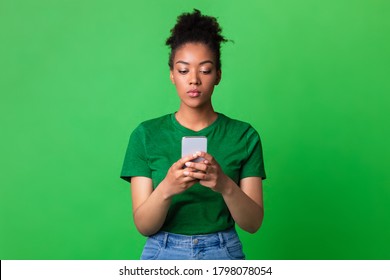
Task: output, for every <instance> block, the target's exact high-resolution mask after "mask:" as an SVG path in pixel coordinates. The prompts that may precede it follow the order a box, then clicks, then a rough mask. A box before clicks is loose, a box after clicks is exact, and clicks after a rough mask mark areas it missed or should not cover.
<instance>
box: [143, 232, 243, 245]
mask: <svg viewBox="0 0 390 280" xmlns="http://www.w3.org/2000/svg"><path fill="white" fill-rule="evenodd" d="M149 238H153V239H155V240H157V241H158V242H159V243H160V246H161V247H163V248H165V247H166V246H170V247H181V248H192V247H194V246H196V247H214V246H219V247H223V246H224V245H225V244H226V243H227V242H228V241H231V240H234V239H238V235H237V232H236V229H235V228H234V227H233V228H231V229H228V230H225V231H220V232H216V233H210V234H200V235H182V234H177V233H170V232H165V231H160V232H158V233H156V234H154V235H151V236H150V237H149Z"/></svg>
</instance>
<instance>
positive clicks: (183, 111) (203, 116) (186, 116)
mask: <svg viewBox="0 0 390 280" xmlns="http://www.w3.org/2000/svg"><path fill="white" fill-rule="evenodd" d="M217 118H218V114H217V113H216V112H215V111H214V109H213V107H212V106H211V107H210V108H205V109H201V108H189V107H183V106H180V108H179V111H177V113H176V120H177V121H178V122H179V123H180V124H181V125H182V126H184V127H186V128H188V129H191V130H193V131H199V130H202V129H204V128H206V127H208V126H209V125H211V124H212V123H213V122H214V121H215V120H216V119H217Z"/></svg>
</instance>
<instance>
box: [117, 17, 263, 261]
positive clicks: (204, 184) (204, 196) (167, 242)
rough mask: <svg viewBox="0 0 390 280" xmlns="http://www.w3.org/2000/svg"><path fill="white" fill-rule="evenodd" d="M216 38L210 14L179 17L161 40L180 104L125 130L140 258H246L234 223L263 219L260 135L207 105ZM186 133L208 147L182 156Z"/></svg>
mask: <svg viewBox="0 0 390 280" xmlns="http://www.w3.org/2000/svg"><path fill="white" fill-rule="evenodd" d="M222 42H226V39H225V38H224V37H223V36H222V35H221V28H220V26H219V24H218V22H217V20H216V19H215V18H214V17H210V16H205V15H202V14H201V13H200V11H198V10H194V12H193V13H184V14H182V15H180V16H179V17H178V20H177V23H176V25H175V27H174V28H173V29H172V30H171V36H170V37H169V38H168V39H167V41H166V44H167V45H169V46H170V48H171V54H170V58H169V67H170V79H171V81H172V83H173V84H174V85H175V87H176V91H177V93H178V96H179V98H180V107H179V109H178V111H177V112H176V113H174V114H169V115H165V116H162V117H160V118H157V119H153V120H149V121H146V122H143V123H142V124H140V125H139V126H138V127H137V128H136V129H135V130H134V132H133V133H132V135H131V137H130V141H129V146H128V149H127V153H126V157H125V161H124V164H123V169H122V174H121V178H123V179H125V180H127V181H129V182H131V191H132V201H133V215H134V222H135V225H136V227H137V229H138V231H139V232H140V233H141V234H143V235H145V236H148V240H147V242H146V245H145V248H144V250H143V253H142V256H141V259H245V255H244V253H243V251H242V246H241V242H240V240H239V238H238V235H237V233H236V231H235V228H234V227H235V224H237V225H238V226H239V227H240V228H242V229H244V230H245V231H248V232H250V233H254V232H256V231H257V230H258V229H259V228H260V226H261V223H262V220H263V213H264V210H263V198H262V180H263V179H265V171H264V165H263V158H262V149H261V143H260V138H259V135H258V134H257V132H256V131H255V130H254V129H253V128H252V127H251V126H250V125H249V124H247V123H244V122H241V121H237V120H233V119H230V118H228V117H227V116H225V115H223V114H221V113H217V112H215V111H214V109H213V106H212V101H211V96H212V93H213V90H214V87H215V86H216V85H218V83H219V82H220V80H221V61H220V44H221V43H222ZM184 136H206V137H207V139H208V151H207V153H206V152H205V151H199V152H197V153H195V154H193V155H189V156H184V157H182V158H180V156H181V139H182V137H184ZM196 158H201V159H202V160H201V161H200V162H194V161H193V160H194V159H196Z"/></svg>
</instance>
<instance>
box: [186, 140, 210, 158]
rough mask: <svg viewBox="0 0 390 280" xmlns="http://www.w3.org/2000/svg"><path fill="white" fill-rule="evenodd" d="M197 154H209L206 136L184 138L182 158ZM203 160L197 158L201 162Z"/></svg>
mask: <svg viewBox="0 0 390 280" xmlns="http://www.w3.org/2000/svg"><path fill="white" fill-rule="evenodd" d="M196 152H207V138H206V137H205V136H184V137H183V138H182V142H181V156H182V157H184V156H189V155H192V154H194V153H196ZM202 160H203V158H196V159H195V160H193V161H194V162H200V161H202Z"/></svg>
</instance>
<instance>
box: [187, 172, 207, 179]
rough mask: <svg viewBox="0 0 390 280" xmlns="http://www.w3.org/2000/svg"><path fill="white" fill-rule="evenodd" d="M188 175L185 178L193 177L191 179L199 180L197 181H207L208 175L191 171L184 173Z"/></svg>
mask: <svg viewBox="0 0 390 280" xmlns="http://www.w3.org/2000/svg"><path fill="white" fill-rule="evenodd" d="M184 173H185V174H186V175H185V176H188V177H191V178H194V179H197V180H207V178H208V177H207V174H205V173H203V172H190V171H185V172H184Z"/></svg>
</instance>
